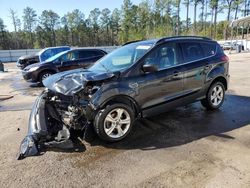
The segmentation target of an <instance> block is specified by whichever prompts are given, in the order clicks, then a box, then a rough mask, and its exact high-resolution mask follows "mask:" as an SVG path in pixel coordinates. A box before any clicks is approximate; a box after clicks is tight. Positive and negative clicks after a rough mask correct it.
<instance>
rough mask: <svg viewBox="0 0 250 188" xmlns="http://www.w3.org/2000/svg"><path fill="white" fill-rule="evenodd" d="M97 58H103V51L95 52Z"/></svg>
mask: <svg viewBox="0 0 250 188" xmlns="http://www.w3.org/2000/svg"><path fill="white" fill-rule="evenodd" d="M94 54H95V56H103V55H104V52H102V51H94Z"/></svg>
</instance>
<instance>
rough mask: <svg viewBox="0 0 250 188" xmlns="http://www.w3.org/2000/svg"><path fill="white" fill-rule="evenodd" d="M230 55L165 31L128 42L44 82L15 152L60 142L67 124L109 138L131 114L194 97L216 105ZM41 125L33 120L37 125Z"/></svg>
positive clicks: (126, 126) (116, 136) (126, 129)
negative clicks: (156, 37)
mask: <svg viewBox="0 0 250 188" xmlns="http://www.w3.org/2000/svg"><path fill="white" fill-rule="evenodd" d="M228 71H229V59H228V57H227V56H226V55H225V54H224V52H223V50H222V48H221V47H220V45H219V44H218V43H217V42H216V41H213V40H211V39H208V38H204V37H192V36H190V37H189V36H187V37H184V36H183V37H169V38H162V39H159V40H148V41H140V42H132V43H129V44H127V45H125V46H123V47H121V48H119V49H117V50H114V51H113V52H111V53H110V54H108V55H107V56H105V57H103V58H102V59H100V60H99V61H97V62H96V63H95V64H94V65H93V66H91V67H90V68H88V69H86V70H85V69H78V70H72V71H66V72H63V73H60V74H56V75H52V76H51V77H50V78H47V79H46V80H44V81H43V84H44V85H45V87H46V88H47V89H46V90H45V91H44V92H43V93H42V94H41V95H40V96H39V97H38V99H37V100H36V102H35V105H34V106H33V109H32V112H31V115H30V122H29V131H28V132H29V134H28V135H27V137H26V138H25V139H24V140H23V142H22V144H21V147H20V148H22V149H23V150H22V151H21V156H22V155H23V156H25V155H29V154H34V153H31V151H38V149H37V148H39V147H38V146H39V145H40V144H42V143H44V142H46V141H51V140H52V139H53V140H55V141H58V142H60V141H65V140H67V139H69V138H70V137H71V136H70V130H72V129H76V130H84V128H86V126H87V125H89V126H93V128H94V129H95V132H96V133H97V134H98V136H99V137H100V138H101V139H103V140H105V141H109V142H115V141H119V140H122V139H124V138H125V137H127V135H128V134H129V133H130V131H131V130H132V127H133V124H134V122H135V120H136V119H137V118H144V117H147V116H152V115H158V114H159V113H163V112H166V111H168V110H171V109H173V108H175V107H178V106H183V105H186V104H189V103H193V102H195V101H201V104H202V105H203V106H204V107H205V108H207V109H209V110H216V109H218V108H220V107H221V105H222V104H223V101H224V99H225V91H226V90H227V88H228V79H229V72H228ZM38 125H39V126H38Z"/></svg>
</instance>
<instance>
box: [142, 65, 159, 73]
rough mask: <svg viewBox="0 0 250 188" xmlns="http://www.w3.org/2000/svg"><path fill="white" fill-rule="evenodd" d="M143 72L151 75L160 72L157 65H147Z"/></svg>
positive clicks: (143, 67) (144, 66)
mask: <svg viewBox="0 0 250 188" xmlns="http://www.w3.org/2000/svg"><path fill="white" fill-rule="evenodd" d="M142 70H143V72H145V73H150V72H156V71H158V68H157V67H156V66H155V65H152V64H146V65H143V66H142Z"/></svg>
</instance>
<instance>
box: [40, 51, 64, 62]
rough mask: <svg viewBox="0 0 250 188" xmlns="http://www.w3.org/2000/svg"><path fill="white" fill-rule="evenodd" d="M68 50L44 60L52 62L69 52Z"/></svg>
mask: <svg viewBox="0 0 250 188" xmlns="http://www.w3.org/2000/svg"><path fill="white" fill-rule="evenodd" d="M67 52H68V51H63V52H60V53H58V54H56V55H54V56H52V57H50V58H49V59H46V60H45V61H44V62H45V63H47V62H51V61H55V60H56V59H57V58H59V57H60V56H62V55H63V54H65V53H67Z"/></svg>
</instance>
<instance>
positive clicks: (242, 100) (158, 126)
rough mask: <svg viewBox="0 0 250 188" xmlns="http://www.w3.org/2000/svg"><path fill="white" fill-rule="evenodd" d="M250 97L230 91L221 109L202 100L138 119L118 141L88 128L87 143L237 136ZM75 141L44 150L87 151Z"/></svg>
mask: <svg viewBox="0 0 250 188" xmlns="http://www.w3.org/2000/svg"><path fill="white" fill-rule="evenodd" d="M249 106H250V97H247V96H238V95H235V94H228V95H227V96H226V99H225V102H224V105H223V106H222V107H221V109H220V110H217V111H207V110H206V109H204V108H203V107H202V106H201V105H200V103H199V102H197V103H194V104H191V105H187V106H184V107H180V108H176V109H174V110H172V111H169V112H167V113H163V114H159V115H157V116H154V117H149V118H145V119H140V120H137V121H136V122H135V124H134V127H133V129H132V132H131V134H130V135H129V136H128V137H127V138H126V139H124V140H122V141H120V142H117V143H106V142H104V141H102V140H100V139H99V138H98V137H97V136H96V134H94V133H93V130H92V129H89V130H88V133H87V134H89V135H90V136H89V137H88V140H87V142H88V145H90V146H103V147H105V148H112V149H117V150H133V149H141V150H156V149H161V148H168V147H174V146H179V145H183V144H187V143H190V142H193V141H195V140H198V139H201V138H204V137H208V136H212V135H213V136H215V138H214V139H224V140H227V139H237V138H234V137H232V136H230V135H228V134H227V132H228V131H232V130H235V129H238V128H241V127H244V126H247V125H249V124H250V115H249V114H250V108H249ZM74 137H75V138H73V142H72V141H71V142H72V143H61V144H60V145H59V146H58V145H51V146H50V147H48V148H47V149H45V151H55V152H66V153H71V152H72V153H75V152H84V151H85V150H86V147H85V145H84V143H82V142H80V141H79V140H78V139H77V137H79V134H76V135H74Z"/></svg>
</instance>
